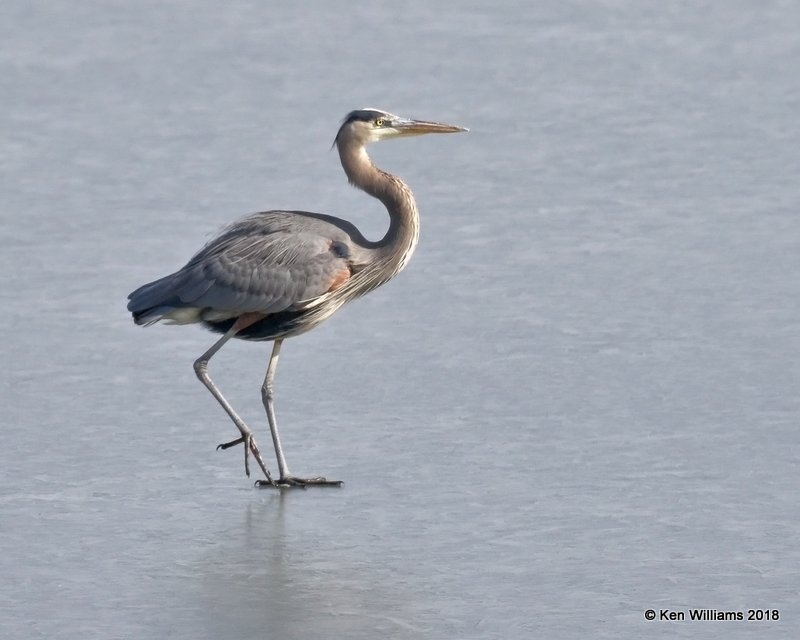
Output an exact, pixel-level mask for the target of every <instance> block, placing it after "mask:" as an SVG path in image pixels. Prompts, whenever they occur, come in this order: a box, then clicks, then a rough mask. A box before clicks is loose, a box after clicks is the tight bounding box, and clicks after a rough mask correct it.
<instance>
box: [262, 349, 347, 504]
mask: <svg viewBox="0 0 800 640" xmlns="http://www.w3.org/2000/svg"><path fill="white" fill-rule="evenodd" d="M282 344H283V340H282V339H281V338H278V339H277V340H275V342H274V343H273V346H272V355H271V356H270V358H269V365H268V366H267V375H266V376H265V377H264V384H263V385H262V387H261V399H262V400H263V402H264V409H266V411H267V419H268V420H269V429H270V432H271V433H272V444H273V445H274V446H275V456H276V457H277V458H278V469H279V470H280V474H281V476H280V478H279V479H278V481H277V482H265V481H263V480H258V481H256V486H257V487H278V488H281V489H287V488H291V487H300V488H303V489H305V488H306V487H341V486H342V482H341V480H328V479H326V478H323V477H321V476H318V477H315V478H298V477H297V476H293V475H292V474H291V473H289V467H288V465H287V464H286V457H285V456H284V455H283V447H282V446H281V439H280V436H279V435H278V422H277V420H276V419H275V409H274V407H273V406H272V399H273V395H274V394H273V382H274V380H275V370H276V369H277V368H278V356H279V355H280V353H281V345H282ZM270 480H271V479H270Z"/></svg>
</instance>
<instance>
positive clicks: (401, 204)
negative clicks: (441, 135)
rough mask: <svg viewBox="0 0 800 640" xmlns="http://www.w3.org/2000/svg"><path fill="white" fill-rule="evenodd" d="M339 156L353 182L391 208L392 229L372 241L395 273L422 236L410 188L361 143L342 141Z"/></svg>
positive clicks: (376, 250) (381, 262) (380, 256)
mask: <svg viewBox="0 0 800 640" xmlns="http://www.w3.org/2000/svg"><path fill="white" fill-rule="evenodd" d="M338 148H339V158H340V159H341V161H342V167H343V168H344V172H345V173H346V174H347V178H348V180H350V184H352V185H353V186H355V187H358V188H359V189H362V190H363V191H365V192H366V193H368V194H369V195H371V196H372V197H373V198H377V199H378V200H380V201H381V202H382V203H383V204H384V206H385V207H386V210H387V211H388V212H389V218H390V223H389V230H388V231H387V232H386V235H385V236H384V237H383V238H382V239H381V240H379V241H378V242H376V243H374V244H373V245H372V247H371V248H372V249H373V250H374V251H375V252H376V257H377V258H378V261H379V263H380V264H381V265H382V266H385V267H386V268H387V270H388V271H389V273H387V275H388V277H387V278H386V280H388V279H389V278H391V277H392V276H394V275H396V274H397V273H398V272H399V271H400V270H401V269H402V268H403V267H404V266H405V265H406V263H407V262H408V260H409V258H411V254H412V253H413V252H414V249H415V248H416V246H417V240H418V239H419V212H418V211H417V203H416V201H415V200H414V194H413V193H411V189H410V188H409V187H408V185H407V184H406V183H405V182H403V181H402V180H401V179H400V178H398V177H397V176H393V175H391V174H389V173H386V172H385V171H382V170H381V169H378V167H376V166H375V165H374V164H373V163H372V160H371V159H370V157H369V156H368V155H367V151H366V149H365V148H364V146H363V145H362V144H358V143H344V144H339V145H338Z"/></svg>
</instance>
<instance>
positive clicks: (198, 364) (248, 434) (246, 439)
mask: <svg viewBox="0 0 800 640" xmlns="http://www.w3.org/2000/svg"><path fill="white" fill-rule="evenodd" d="M241 328H242V327H241V325H240V323H239V321H237V322H235V323H234V324H233V326H232V327H231V328H230V329H229V330H228V331H227V332H226V333H225V335H223V336H222V337H221V338H220V339H219V340H217V341H216V342H215V343H214V344H213V345H211V348H210V349H209V350H208V351H206V352H205V353H204V354H203V355H202V356H200V357H199V358H198V359H197V360H196V361H195V363H194V371H195V373H196V374H197V377H198V378H199V379H200V382H202V383H203V384H204V385H205V387H206V389H208V390H209V391H210V392H211V395H213V396H214V397H215V398H216V399H217V402H219V404H220V405H221V406H222V408H223V409H225V413H227V414H228V416H230V419H231V420H233V423H234V424H235V425H236V428H237V429H239V432H240V433H241V434H242V437H241V438H240V439H238V440H235V441H234V442H233V443H227V444H225V445H220V446H221V448H223V449H226V448H227V447H229V446H231V445H232V444H238V443H239V442H243V443H244V471H245V473H246V474H247V476H248V477H249V476H250V465H249V462H248V454H249V453H250V452H251V451H252V452H253V456H254V457H255V459H256V461H257V462H258V466H260V467H261V470H262V471H263V472H264V475H265V476H266V477H267V480H266V483H268V484H275V482H274V481H273V479H272V476H271V475H270V473H269V469H267V466H266V465H265V464H264V461H263V460H262V458H261V452H260V451H259V449H258V445H257V444H256V441H255V439H254V438H253V431H252V430H251V429H250V427H248V426H247V425H246V424H245V422H244V420H242V419H241V418H240V417H239V414H238V413H236V411H234V409H233V407H232V406H231V405H230V403H229V402H228V401H227V400H226V399H225V396H223V395H222V392H221V391H220V390H219V389H218V388H217V385H215V384H214V381H213V380H212V379H211V376H209V375H208V361H209V360H211V358H212V357H213V356H214V354H215V353H217V351H219V350H220V349H221V348H222V346H223V345H224V344H225V343H226V342H227V341H228V340H230V339H231V338H232V337H233V336H234V335H235V334H236V332H237V331H239V330H240V329H241Z"/></svg>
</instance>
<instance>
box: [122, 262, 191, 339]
mask: <svg viewBox="0 0 800 640" xmlns="http://www.w3.org/2000/svg"><path fill="white" fill-rule="evenodd" d="M181 282H182V278H181V274H180V272H178V273H173V274H171V275H168V276H166V277H164V278H160V279H159V280H155V281H153V282H149V283H147V284H145V285H142V286H141V287H139V288H138V289H136V291H134V292H133V293H131V294H130V295H129V296H128V311H130V312H131V315H133V321H134V322H135V323H136V324H138V325H145V326H146V325H150V324H153V323H155V322H158V321H159V320H167V321H171V322H173V323H177V324H191V323H193V322H198V321H199V319H200V318H199V311H200V310H199V309H197V308H195V307H190V306H187V305H186V303H185V302H183V301H182V300H181V299H180V297H179V296H178V295H177V290H178V288H179V285H180V284H181Z"/></svg>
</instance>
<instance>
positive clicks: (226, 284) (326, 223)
mask: <svg viewBox="0 0 800 640" xmlns="http://www.w3.org/2000/svg"><path fill="white" fill-rule="evenodd" d="M374 245H375V243H370V242H369V241H368V240H366V238H364V236H363V235H362V234H361V233H360V232H359V230H358V229H357V228H356V227H355V226H354V225H353V224H351V223H350V222H347V221H346V220H341V219H339V218H335V217H333V216H327V215H324V214H318V213H311V212H306V211H264V212H261V213H255V214H252V215H249V216H247V217H245V218H242V219H240V220H238V221H236V222H234V223H233V224H231V225H229V226H228V227H226V228H225V229H224V230H223V231H222V233H220V234H219V235H218V236H217V237H216V238H214V239H213V240H212V241H211V242H209V243H208V244H207V245H206V246H205V247H204V248H203V249H201V250H200V251H199V252H198V253H197V254H196V255H195V256H194V257H193V258H192V259H191V260H189V262H188V263H187V264H186V265H185V266H184V267H183V268H182V269H180V270H179V271H177V272H175V273H173V274H171V275H168V276H166V277H164V278H161V279H159V280H156V281H155V282H151V283H149V284H146V285H144V286H142V287H140V288H139V289H137V290H136V291H134V292H133V293H132V294H131V296H130V302H129V305H128V309H129V310H130V311H131V312H132V313H133V316H134V320H135V322H136V323H137V324H151V323H153V322H156V321H158V320H162V319H164V320H167V321H171V322H174V323H177V324H188V323H192V322H202V323H203V324H204V325H205V326H206V327H208V328H209V329H211V330H213V331H217V332H221V333H224V332H225V331H227V330H228V329H230V327H231V326H232V325H233V323H234V321H235V320H236V318H238V317H239V316H241V315H243V314H245V313H257V314H263V315H264V316H266V317H265V318H263V319H262V320H259V321H257V322H255V323H253V324H251V325H249V326H248V327H246V328H245V329H242V330H241V331H240V332H238V333H237V335H236V337H237V338H241V339H245V340H274V339H275V338H280V337H287V336H291V335H297V334H299V333H303V332H305V331H308V330H310V329H312V328H313V327H315V326H316V325H317V324H319V323H320V322H322V321H324V320H325V319H326V318H328V317H329V316H330V315H331V314H332V313H333V312H334V311H335V310H336V309H338V308H339V306H341V305H342V304H344V303H345V302H347V301H348V300H351V299H353V298H355V297H357V296H358V295H362V294H363V293H365V292H366V288H364V287H363V286H362V287H357V286H354V284H359V283H360V282H361V281H362V279H361V278H358V277H357V278H356V283H350V285H349V286H347V285H348V282H349V281H350V279H351V278H353V277H354V276H358V274H360V273H361V272H362V271H363V270H364V268H365V267H367V266H368V265H369V264H371V262H372V253H373V252H374V248H373V247H374ZM362 289H363V290H362ZM323 303H324V304H323Z"/></svg>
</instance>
